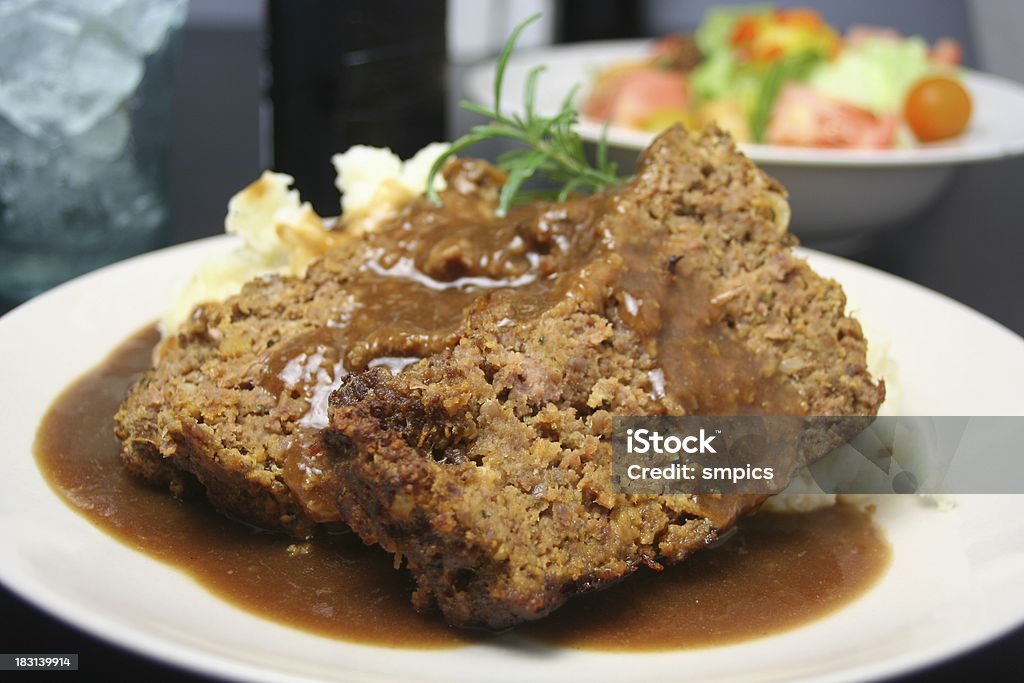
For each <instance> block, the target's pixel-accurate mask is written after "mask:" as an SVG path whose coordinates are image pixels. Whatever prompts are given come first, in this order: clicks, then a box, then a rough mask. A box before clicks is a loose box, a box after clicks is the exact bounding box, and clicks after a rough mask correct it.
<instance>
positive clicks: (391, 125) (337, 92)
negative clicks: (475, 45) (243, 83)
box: [267, 0, 447, 215]
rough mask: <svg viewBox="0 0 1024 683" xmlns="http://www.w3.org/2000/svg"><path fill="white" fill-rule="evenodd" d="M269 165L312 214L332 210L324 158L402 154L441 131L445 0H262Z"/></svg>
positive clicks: (330, 176) (330, 172)
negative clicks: (372, 151) (363, 148)
mask: <svg viewBox="0 0 1024 683" xmlns="http://www.w3.org/2000/svg"><path fill="white" fill-rule="evenodd" d="M268 13H269V14H268V17H267V27H268V29H267V30H268V43H269V49H268V52H269V59H270V79H271V82H270V102H271V107H272V117H271V118H272V130H273V134H272V140H273V161H272V166H273V168H274V169H275V170H277V171H280V172H283V173H289V174H291V175H293V176H295V179H296V187H298V188H299V190H300V191H301V192H302V196H303V199H308V200H309V201H311V202H312V203H313V206H314V208H315V209H316V210H317V212H318V213H320V214H321V215H335V214H337V212H338V191H337V189H335V187H334V169H333V167H332V166H331V163H330V156H331V155H332V154H334V153H335V152H342V151H344V150H345V149H347V148H348V147H350V146H351V145H355V144H363V145H374V146H379V147H390V148H391V149H392V150H394V151H395V152H396V153H397V154H398V155H399V156H401V157H402V158H406V157H409V156H411V155H412V154H413V153H415V152H416V151H417V150H418V149H420V148H421V147H423V145H425V144H427V143H429V142H433V141H437V140H443V139H444V138H445V108H446V69H447V39H446V34H445V24H446V21H445V19H446V2H445V0H415V1H413V0H408V1H405V2H402V1H400V0H270V2H269V3H268Z"/></svg>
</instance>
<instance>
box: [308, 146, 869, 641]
mask: <svg viewBox="0 0 1024 683" xmlns="http://www.w3.org/2000/svg"><path fill="white" fill-rule="evenodd" d="M587 201H588V202H589V203H590V205H591V212H592V214H593V215H592V217H591V218H590V219H589V220H588V221H587V222H586V224H585V225H583V227H581V228H580V229H581V230H585V231H587V233H588V235H589V238H588V239H577V241H576V244H575V245H574V247H573V249H574V250H575V252H574V255H573V258H571V259H567V260H566V262H565V265H564V267H562V268H560V269H558V270H557V271H552V273H551V274H550V275H548V276H546V277H545V278H543V279H542V282H541V281H539V284H538V283H535V285H537V286H535V287H534V288H533V289H523V288H506V289H494V290H492V291H490V292H488V293H486V294H485V295H483V296H480V297H479V298H477V299H476V300H475V301H474V302H473V303H472V304H471V305H470V306H469V307H468V308H467V309H466V313H465V315H464V316H463V318H462V320H461V322H460V325H459V326H458V328H457V330H455V331H454V332H453V334H452V336H451V337H450V339H449V340H448V341H449V342H450V343H448V344H447V345H445V346H444V347H443V348H439V349H438V350H437V351H436V352H433V353H431V354H429V355H426V356H424V357H422V358H421V359H420V360H418V361H416V362H414V363H411V364H410V365H408V366H406V367H404V368H403V369H402V370H401V371H400V372H394V369H393V368H392V369H388V368H384V367H377V368H368V369H366V370H363V371H359V372H352V373H351V374H348V375H347V376H345V377H344V378H343V379H342V381H341V383H340V386H339V387H338V389H337V390H336V391H335V392H334V393H333V394H332V395H331V398H330V403H329V419H330V422H329V426H328V427H327V428H326V429H325V430H324V431H323V434H322V436H323V440H322V445H323V446H324V447H325V452H324V453H323V454H322V456H321V458H320V459H319V461H318V463H319V465H318V466H319V467H320V471H321V472H322V473H323V477H322V480H321V483H322V488H321V494H322V496H323V498H324V499H325V500H331V501H334V502H335V503H336V505H337V506H338V508H339V509H340V512H341V517H342V519H343V520H344V521H345V522H347V523H348V524H349V525H350V526H351V527H352V528H353V529H354V530H355V531H356V532H357V533H359V534H360V535H361V536H362V537H363V539H364V540H365V541H366V542H368V543H370V542H373V543H378V544H380V545H381V546H383V547H384V548H385V549H387V550H388V551H390V552H392V553H395V554H396V557H397V558H398V559H404V561H405V563H406V565H407V566H408V568H409V570H410V571H411V573H412V575H413V577H414V578H415V581H416V585H417V590H416V593H415V595H414V603H415V604H416V605H417V607H419V608H421V609H431V608H434V607H436V608H439V609H440V611H441V612H442V613H443V615H444V617H445V618H446V619H447V620H448V621H449V622H450V623H452V624H455V625H458V626H468V627H483V628H489V629H502V628H506V627H509V626H511V625H514V624H516V623H519V622H522V621H525V620H530V619H536V618H539V617H542V616H544V615H545V614H547V613H549V612H550V611H551V610H553V609H555V608H557V607H558V606H559V605H561V604H562V603H563V602H564V601H565V600H566V599H568V598H569V597H571V596H573V595H576V594H580V593H585V592H587V591H591V590H595V589H598V588H602V587H604V586H607V585H610V584H612V583H614V582H616V581H619V580H621V579H623V578H625V577H627V576H628V575H630V574H631V573H632V572H634V571H635V570H637V569H638V568H639V567H641V566H647V567H651V568H654V569H657V568H659V567H661V566H662V565H664V564H665V563H674V562H679V561H681V560H683V559H684V558H685V557H687V556H688V555H689V554H690V553H692V552H694V551H696V550H698V549H701V548H704V547H706V546H707V545H708V544H710V543H711V542H713V541H714V540H715V539H717V538H719V537H720V536H721V534H722V533H723V532H724V531H725V530H727V529H728V528H729V527H730V526H732V525H733V523H734V522H735V521H736V520H737V519H738V518H739V517H740V516H742V515H743V514H746V513H748V512H750V511H752V510H755V509H756V508H757V506H758V505H759V504H760V503H761V502H762V500H763V498H764V497H763V496H754V495H750V496H712V495H704V496H682V495H677V496H649V495H648V496H639V495H625V494H621V493H617V492H616V491H615V490H614V488H613V486H612V481H611V445H610V444H611V429H612V417H613V416H615V415H635V414H654V415H659V414H720V415H721V414H724V415H731V414H786V415H872V414H874V413H875V412H876V411H877V409H878V407H879V405H880V403H881V402H882V400H883V398H884V387H883V386H882V384H881V383H876V382H874V381H873V380H872V378H871V377H870V375H869V373H868V371H867V369H866V365H865V350H866V341H865V339H864V337H863V335H862V333H861V328H860V326H859V324H858V323H857V322H856V321H855V320H854V319H852V318H850V317H849V316H847V315H846V314H845V305H846V302H845V297H844V295H843V292H842V289H841V288H840V286H839V284H838V283H836V282H834V281H832V280H830V279H827V278H824V277H821V276H819V275H817V274H816V273H815V272H814V271H812V270H811V269H810V267H809V266H808V265H807V263H806V262H805V261H804V260H803V259H801V258H799V257H798V256H796V255H795V254H794V253H793V252H792V249H791V247H792V246H793V244H794V239H793V238H792V237H791V236H790V235H789V233H788V232H787V231H786V224H787V222H788V211H789V209H788V206H787V204H786V201H785V196H784V191H783V190H782V189H781V188H780V187H779V186H778V185H777V184H776V183H775V182H774V181H773V180H771V179H770V178H768V177H767V176H766V175H765V174H763V173H762V172H761V171H760V170H758V169H757V168H756V167H755V166H754V165H753V164H751V163H750V162H749V161H748V160H747V159H746V158H745V157H744V156H743V155H742V154H740V153H739V152H737V151H736V149H735V148H734V145H733V143H732V142H731V140H730V139H729V138H728V137H727V136H726V135H724V134H722V133H721V132H719V131H718V130H716V129H709V130H706V131H704V132H703V133H700V134H693V135H691V134H688V133H686V132H685V131H684V130H682V129H681V128H673V129H670V130H669V131H667V132H665V133H663V134H662V135H661V136H660V137H659V138H658V139H657V140H656V141H655V142H654V143H653V144H652V145H651V147H650V148H649V149H648V150H647V151H646V152H645V153H644V155H643V157H642V159H641V162H640V165H639V170H638V173H637V175H636V177H635V179H633V180H632V181H631V182H629V183H628V184H627V185H625V186H623V187H622V188H620V189H618V190H616V191H613V192H608V193H606V194H604V195H599V196H596V197H593V198H590V199H589V200H587ZM581 225H582V224H581ZM541 285H542V286H541Z"/></svg>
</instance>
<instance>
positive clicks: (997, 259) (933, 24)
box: [0, 0, 1024, 683]
mask: <svg viewBox="0 0 1024 683" xmlns="http://www.w3.org/2000/svg"><path fill="white" fill-rule="evenodd" d="M205 1H206V0H193V13H194V14H198V15H200V16H199V17H198V18H196V17H193V18H190V22H189V23H188V25H187V27H186V30H185V35H184V39H183V45H182V51H181V58H180V63H179V65H178V74H177V79H176V84H175V88H176V92H175V97H176V100H175V106H176V112H175V119H174V122H175V123H174V128H173V130H172V131H171V136H172V145H173V155H172V169H171V178H172V188H171V192H172V230H173V233H172V240H173V241H174V242H182V241H187V240H191V239H196V238H200V237H204V236H209V235H214V234H218V233H220V232H221V231H222V230H223V216H224V211H225V208H226V203H227V198H228V197H230V196H231V195H232V194H233V193H235V192H236V191H237V190H239V189H240V188H242V187H243V186H245V185H246V184H248V183H249V182H251V181H252V180H254V179H255V178H256V177H257V176H258V174H259V172H260V170H261V169H262V168H263V167H264V166H265V165H267V161H268V160H269V158H270V157H269V154H268V151H267V148H268V144H267V142H268V141H269V139H270V138H269V131H267V130H266V126H262V127H261V107H260V102H261V97H262V93H263V87H264V86H263V83H264V79H263V77H262V76H261V74H262V73H263V71H262V60H263V57H264V51H263V49H264V36H263V30H262V26H261V25H260V11H259V8H258V7H257V8H256V9H255V10H254V11H253V9H252V6H254V5H258V3H257V2H253V0H243V1H242V2H241V3H238V4H245V3H246V2H248V5H249V9H248V10H246V11H241V12H240V11H238V8H237V6H236V7H235V8H234V9H232V7H231V5H230V3H226V2H220V3H212V4H211V5H208V6H207V7H205V8H204V10H205V11H204V12H196V11H195V10H196V5H197V4H202V3H204V2H205ZM1011 1H1013V0H1006V2H1011ZM457 4H458V3H456V5H457ZM707 4H709V3H706V2H685V3H675V2H669V0H651V1H650V2H647V3H644V4H642V5H641V10H640V11H637V10H635V9H632V8H630V7H628V6H624V3H621V2H610V1H607V0H597V1H595V2H592V3H587V7H586V8H581V3H579V2H566V3H563V6H562V7H561V8H560V10H561V14H560V15H559V17H560V21H559V22H557V23H558V24H559V25H560V26H561V34H562V36H563V37H564V38H565V39H586V38H595V37H622V36H629V35H650V34H656V33H660V32H665V31H668V30H672V29H675V28H680V27H684V26H687V25H690V24H692V23H693V22H694V21H696V20H698V19H699V17H700V15H701V14H702V13H703V10H704V7H705V6H706V5H707ZM784 4H786V3H784ZM789 4H793V3H789ZM800 4H808V5H814V6H818V7H820V8H821V9H822V10H823V11H824V13H825V15H826V17H827V18H828V19H829V20H831V21H832V22H833V23H835V24H838V25H840V26H843V25H845V24H846V23H848V22H850V21H867V22H875V23H879V24H888V25H892V26H895V27H897V28H902V29H904V30H905V31H908V32H914V31H916V32H919V33H924V34H925V35H927V36H928V37H932V38H934V37H936V36H938V35H952V36H954V37H957V38H958V39H960V40H961V41H962V42H964V44H965V45H966V47H967V58H968V62H969V63H970V64H972V65H976V66H980V67H983V68H988V69H995V70H997V71H998V68H996V67H997V66H998V63H1005V59H1004V61H1003V62H998V57H999V53H998V52H997V51H995V48H996V47H999V46H1000V45H1002V47H1003V49H1006V46H1005V45H1004V44H1003V43H1005V35H1006V34H1003V37H1002V38H1001V37H999V36H989V37H987V38H983V39H979V37H978V36H979V34H980V33H983V32H984V30H988V28H989V27H987V26H980V25H979V23H983V22H980V21H979V19H978V17H977V15H976V14H973V13H972V12H971V11H970V3H965V2H955V1H943V0H938V1H936V0H902V1H901V2H863V3H862V2H856V3H854V2H840V1H839V0H832V1H831V2H828V1H822V2H817V3H815V2H805V3H800ZM214 5H216V6H219V7H220V8H221V10H220V11H211V10H210V7H212V6H214ZM626 5H628V3H626ZM922 27H924V28H922ZM1020 28H1024V26H1022V27H1020ZM1017 29H1018V27H1013V29H1012V33H1013V34H1016V32H1017ZM557 30H558V29H556V31H557ZM1000 40H1002V41H1003V43H1000V42H999V41H1000ZM986 41H987V42H986ZM1009 49H1015V50H1016V57H1015V59H1018V60H1019V61H1020V62H1021V63H1024V59H1020V54H1021V48H1020V47H1014V46H1012V45H1011V46H1010V47H1009ZM993 54H995V55H996V59H995V61H993V59H992V55H993ZM465 67H466V64H464V63H463V64H458V63H456V64H453V65H451V66H449V68H448V83H449V86H450V87H449V98H448V99H449V128H450V131H449V132H450V133H451V134H452V135H457V134H459V133H461V132H462V131H463V130H465V127H466V126H467V125H468V124H469V119H467V118H466V117H464V116H461V115H458V114H456V113H455V112H454V107H453V106H452V105H453V104H454V102H455V101H456V100H457V98H458V93H457V86H458V80H459V77H460V75H461V74H462V73H463V72H464V70H465ZM1018 73H1019V72H1018ZM1011 75H1012V74H1011ZM265 113H266V110H265V109H264V115H265ZM261 150H262V151H261ZM334 151H337V150H331V149H325V150H323V154H322V156H323V160H322V161H323V164H324V165H325V166H328V165H329V155H330V153H332V152H334ZM1022 179H1024V158H1017V159H1012V160H1003V161H997V162H992V163H986V164H977V165H971V166H966V167H963V168H962V169H961V170H960V171H959V172H958V176H957V178H956V180H955V182H954V184H953V185H952V186H951V187H950V189H949V191H948V192H947V194H946V195H945V196H944V197H943V198H942V199H941V200H940V201H939V202H938V203H936V204H935V205H934V206H932V207H930V208H929V209H928V210H927V211H926V212H925V213H923V214H922V215H920V216H918V217H916V218H915V219H913V220H911V221H909V222H907V223H906V224H904V225H901V226H897V227H895V228H894V229H893V230H891V231H890V232H888V233H887V234H885V235H884V236H882V237H881V238H879V239H878V240H876V241H875V243H873V244H871V245H870V246H868V247H867V248H866V249H864V250H862V251H861V252H859V253H855V254H852V255H848V256H851V257H852V258H854V259H856V260H858V261H861V262H863V263H867V264H869V265H872V266H875V267H877V268H881V269H883V270H887V271H889V272H892V273H895V274H897V275H900V276H902V277H905V278H907V279H910V280H913V281H916V282H919V283H921V284H923V285H925V286H927V287H930V288H932V289H935V290H937V291H939V292H943V293H945V294H947V295H949V296H951V297H953V298H955V299H958V300H960V301H962V302H964V303H966V304H967V305H969V306H971V307H973V308H976V309H978V310H980V311H982V312H983V313H985V314H987V315H989V316H990V317H992V318H994V319H995V320H997V321H999V322H1001V323H1002V324H1004V325H1006V326H1007V327H1009V328H1010V329H1012V330H1014V331H1015V332H1017V333H1018V334H1024V305H1022V303H1021V296H1022V294H1024V258H1022V257H1024V225H1022V220H1021V216H1022V215H1024V183H1022ZM953 360H954V362H962V361H963V360H964V359H953ZM69 571H73V568H69ZM935 571H942V568H941V567H937V568H936V569H935ZM183 608H186V609H187V606H183ZM0 617H2V621H0V651H2V652H22V653H68V652H77V653H79V654H80V655H81V657H80V666H81V671H80V672H79V674H78V677H80V678H89V679H97V680H101V679H103V680H105V679H113V680H121V679H132V680H148V681H169V680H208V679H204V678H202V677H198V676H193V675H190V674H185V673H184V672H181V671H179V670H176V669H172V668H168V667H165V666H163V665H159V664H156V663H153V662H151V661H150V660H147V659H143V658H140V657H138V656H136V655H134V654H131V653H129V652H126V651H124V650H121V649H119V648H116V647H113V646H110V645H107V644H105V643H102V642H101V641H98V640H96V639H94V638H92V637H90V636H87V635H84V634H82V633H81V632H79V631H77V630H75V629H72V628H70V627H68V626H66V625H64V624H63V623H61V622H60V621H58V620H55V619H52V618H50V617H49V616H47V615H45V614H43V613H41V612H39V611H38V610H36V609H34V608H33V607H31V606H28V605H27V604H25V603H23V602H22V601H21V600H20V599H19V598H17V597H14V596H13V595H11V594H10V593H8V592H7V591H6V590H5V589H2V588H0ZM1022 652H1024V629H1018V630H1017V631H1016V632H1014V633H1012V634H1010V635H1009V636H1006V637H1004V638H1003V639H1001V640H999V641H997V642H995V643H993V644H990V645H988V646H986V647H984V648H982V649H979V650H977V651H975V652H973V653H971V654H968V655H966V656H962V657H959V658H957V659H955V660H953V661H951V662H948V663H944V664H941V665H938V666H935V667H932V668H930V669H927V670H925V671H922V672H920V673H918V674H915V675H912V676H909V677H906V678H903V679H901V680H903V681H907V682H911V681H912V682H914V683H917V682H919V681H936V680H939V681H945V680H963V679H968V678H975V679H979V680H990V679H1002V678H1004V677H1005V676H1006V674H1007V673H1008V672H1010V671H1015V670H1018V669H1019V667H1020V664H1021V662H1022V660H1024V657H1022ZM43 676H46V677H47V680H49V679H52V678H57V677H58V676H59V677H60V678H64V677H66V676H70V674H50V675H46V674H43Z"/></svg>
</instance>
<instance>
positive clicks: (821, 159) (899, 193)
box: [463, 40, 1024, 239]
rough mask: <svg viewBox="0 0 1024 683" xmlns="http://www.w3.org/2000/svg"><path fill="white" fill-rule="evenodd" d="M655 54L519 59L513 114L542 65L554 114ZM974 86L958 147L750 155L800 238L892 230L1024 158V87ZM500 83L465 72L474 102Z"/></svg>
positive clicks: (610, 49) (616, 46)
mask: <svg viewBox="0 0 1024 683" xmlns="http://www.w3.org/2000/svg"><path fill="white" fill-rule="evenodd" d="M648 54H650V42H649V41H646V40H629V41H608V42H600V43H580V44H576V45H565V46H556V47H552V48H546V49H541V50H535V51H531V52H526V53H522V54H516V55H514V56H513V57H512V59H511V60H510V61H509V64H508V68H507V70H506V72H505V79H506V80H505V88H504V93H503V95H502V99H503V102H504V103H505V105H504V106H506V107H507V108H508V109H509V110H512V111H515V110H517V109H520V108H521V107H522V104H523V84H524V83H525V81H526V75H527V74H528V73H529V72H530V70H531V69H533V68H534V67H535V66H538V65H542V64H543V65H546V66H547V70H546V71H545V72H544V74H543V75H542V76H541V77H540V79H539V81H538V88H537V98H536V106H537V109H538V111H541V112H545V113H550V112H553V111H556V110H557V109H558V107H559V106H560V105H561V102H562V100H564V98H565V96H566V94H567V93H568V92H569V90H570V89H571V88H572V87H573V86H574V85H576V84H579V85H580V86H581V93H585V92H586V90H587V88H589V87H590V84H591V83H592V82H593V79H594V76H595V74H596V73H597V72H598V71H599V70H601V69H602V68H604V67H606V66H608V65H610V64H614V63H617V62H622V61H629V60H635V59H640V58H643V57H645V56H647V55H648ZM965 82H966V85H967V88H968V90H970V92H971V96H972V98H973V100H974V116H973V119H972V122H971V124H970V127H969V129H968V131H967V132H966V133H965V134H964V135H962V136H960V137H959V138H957V139H955V140H950V141H947V142H942V143H934V144H930V145H922V146H919V147H913V148H906V149H891V150H842V149H838V150H836V149H821V148H799V147H782V146H778V145H754V144H746V145H743V146H742V147H743V150H744V152H746V154H747V155H748V156H749V157H750V158H751V159H753V160H754V161H756V162H758V164H759V165H760V166H761V167H763V168H764V169H765V170H766V171H767V172H768V173H770V174H771V175H773V176H775V177H777V178H778V179H779V180H781V181H782V183H783V184H784V185H785V186H786V187H787V189H788V190H789V192H790V196H791V201H792V204H793V209H794V211H793V221H794V230H795V232H796V233H797V234H798V235H800V236H801V237H803V238H805V239H806V238H811V239H822V238H835V237H844V236H849V235H850V234H851V233H853V234H863V233H864V231H865V230H875V229H880V228H884V227H887V226H889V225H891V224H893V223H896V222H898V221H900V220H904V219H906V218H908V217H910V216H912V215H914V214H915V213H916V212H918V211H920V210H921V209H922V208H924V207H925V206H927V205H928V204H929V203H930V202H931V201H932V200H933V199H935V198H936V197H937V196H938V194H939V193H940V192H941V191H942V189H943V188H944V187H945V185H946V184H947V182H948V181H949V180H950V178H951V174H952V171H953V169H954V167H955V166H956V165H958V164H966V163H972V162H981V161H991V160H995V159H1000V158H1004V157H1009V156H1014V155H1017V154H1022V153H1024V86H1021V85H1019V84H1017V83H1014V82H1013V81H1008V80H1006V79H1003V78H998V77H996V76H991V75H988V74H983V73H978V72H974V71H971V72H967V74H966V77H965ZM493 83H494V62H486V63H482V64H480V65H478V66H476V67H474V68H473V69H471V70H470V71H469V72H468V73H467V74H466V77H465V80H464V82H463V89H464V91H465V93H466V96H467V97H468V98H469V99H471V100H473V101H475V102H479V103H483V104H488V105H490V104H491V103H492V101H493ZM603 127H604V124H603V123H602V122H600V121H595V120H593V119H588V118H585V117H584V118H583V119H582V120H581V121H580V124H579V132H580V135H581V136H582V137H583V138H584V139H585V140H589V141H595V140H597V139H599V138H600V135H601V131H602V129H603ZM653 137H654V136H653V134H652V133H647V132H643V131H638V130H634V129H631V128H625V127H622V126H611V127H609V129H608V140H609V143H610V145H611V147H612V149H613V151H614V152H615V157H616V159H617V160H618V161H620V162H621V163H622V164H623V166H624V167H625V168H627V169H628V168H630V167H632V165H633V163H634V162H635V157H636V152H637V151H638V150H642V149H643V148H644V147H646V146H647V144H648V143H650V141H651V139H652V138H653Z"/></svg>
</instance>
